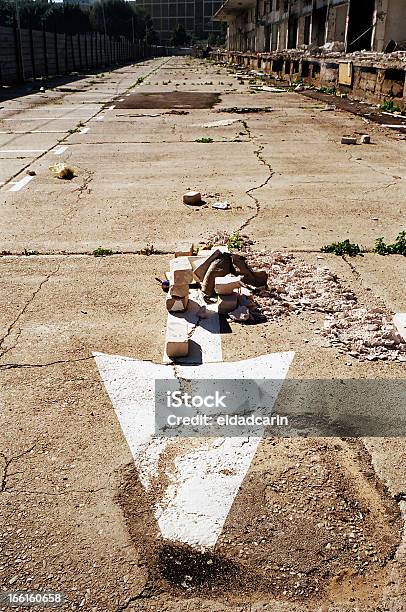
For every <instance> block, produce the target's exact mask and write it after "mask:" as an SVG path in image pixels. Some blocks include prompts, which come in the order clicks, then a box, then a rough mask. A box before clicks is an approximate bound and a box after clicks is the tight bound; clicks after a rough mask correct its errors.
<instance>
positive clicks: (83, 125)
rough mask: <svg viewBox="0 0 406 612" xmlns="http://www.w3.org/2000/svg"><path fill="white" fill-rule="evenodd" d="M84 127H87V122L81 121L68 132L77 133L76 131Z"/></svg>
mask: <svg viewBox="0 0 406 612" xmlns="http://www.w3.org/2000/svg"><path fill="white" fill-rule="evenodd" d="M83 127H85V124H84V123H82V122H81V121H79V123H78V124H77V125H75V127H74V128H72V129H71V130H68V134H75V132H79V130H81V129H82V128H83Z"/></svg>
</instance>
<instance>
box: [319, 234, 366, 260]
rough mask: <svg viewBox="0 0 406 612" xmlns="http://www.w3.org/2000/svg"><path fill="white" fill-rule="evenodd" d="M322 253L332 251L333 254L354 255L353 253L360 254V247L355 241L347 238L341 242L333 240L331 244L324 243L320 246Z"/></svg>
mask: <svg viewBox="0 0 406 612" xmlns="http://www.w3.org/2000/svg"><path fill="white" fill-rule="evenodd" d="M320 251H321V252H322V253H334V254H335V255H349V256H350V257H355V255H362V252H361V248H360V246H359V245H358V244H356V243H355V242H350V241H349V240H348V238H347V239H346V240H342V241H341V242H333V243H332V244H326V245H325V246H323V247H321V249H320Z"/></svg>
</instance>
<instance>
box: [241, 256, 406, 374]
mask: <svg viewBox="0 0 406 612" xmlns="http://www.w3.org/2000/svg"><path fill="white" fill-rule="evenodd" d="M247 256H248V261H249V263H250V265H252V266H258V267H261V268H264V269H265V270H266V272H267V274H268V277H269V280H268V288H267V289H263V290H261V291H258V292H256V294H255V295H254V296H253V297H254V300H255V302H256V303H257V305H258V307H259V310H260V315H261V316H262V317H265V318H266V319H268V320H271V321H276V320H279V319H280V318H281V317H286V316H289V315H291V314H292V313H301V312H304V311H306V310H310V311H319V312H322V313H325V315H326V318H325V323H324V328H323V329H316V330H315V332H316V333H317V334H318V335H319V336H320V337H323V338H324V339H325V341H327V343H328V346H336V347H337V348H338V350H339V352H348V353H349V354H350V356H351V357H354V358H357V359H360V360H368V361H375V360H389V361H401V362H405V361H406V340H405V339H404V338H402V336H401V335H400V333H399V332H398V330H397V329H396V328H395V326H394V324H393V322H392V317H391V315H390V314H389V313H385V311H384V310H383V309H381V308H370V309H368V308H366V307H361V306H360V305H359V304H358V303H357V298H356V297H355V295H354V293H353V292H352V291H350V290H348V289H345V288H343V287H342V286H341V284H340V282H339V280H338V279H337V277H336V275H335V274H333V272H331V270H330V269H329V268H328V267H326V266H322V267H321V266H314V265H311V264H308V263H306V262H304V261H300V260H298V259H296V258H295V257H294V256H293V255H292V254H289V253H271V254H266V253H255V252H250V253H247Z"/></svg>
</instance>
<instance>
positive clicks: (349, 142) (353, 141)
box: [341, 136, 357, 145]
mask: <svg viewBox="0 0 406 612" xmlns="http://www.w3.org/2000/svg"><path fill="white" fill-rule="evenodd" d="M341 144H345V145H356V144H357V139H356V138H353V137H352V136H343V137H342V138H341Z"/></svg>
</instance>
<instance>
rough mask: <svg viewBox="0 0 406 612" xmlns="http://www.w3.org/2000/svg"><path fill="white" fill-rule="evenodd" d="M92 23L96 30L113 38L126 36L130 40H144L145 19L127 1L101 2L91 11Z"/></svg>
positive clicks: (111, 0) (100, 0)
mask: <svg viewBox="0 0 406 612" xmlns="http://www.w3.org/2000/svg"><path fill="white" fill-rule="evenodd" d="M90 23H91V25H92V28H93V29H94V30H98V31H99V32H104V31H105V30H106V32H107V34H109V35H111V36H116V37H118V36H126V37H127V38H128V39H129V40H132V37H133V34H134V38H144V36H145V34H146V26H145V17H144V15H142V14H141V13H140V12H139V11H137V10H136V9H135V8H134V7H133V6H132V5H131V4H130V3H129V2H125V0H99V1H98V2H96V3H95V4H94V5H93V6H92V9H91V11H90Z"/></svg>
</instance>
